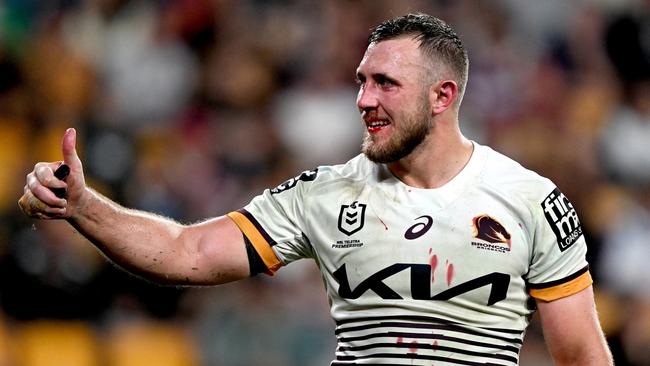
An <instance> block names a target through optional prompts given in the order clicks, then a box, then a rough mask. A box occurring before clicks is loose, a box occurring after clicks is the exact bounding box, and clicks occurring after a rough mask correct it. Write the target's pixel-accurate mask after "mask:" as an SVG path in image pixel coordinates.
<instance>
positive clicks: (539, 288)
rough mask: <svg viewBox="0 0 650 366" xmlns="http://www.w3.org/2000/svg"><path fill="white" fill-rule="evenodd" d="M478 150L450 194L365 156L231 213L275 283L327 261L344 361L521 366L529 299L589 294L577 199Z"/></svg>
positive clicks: (339, 357) (339, 360) (307, 175)
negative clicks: (285, 272)
mask: <svg viewBox="0 0 650 366" xmlns="http://www.w3.org/2000/svg"><path fill="white" fill-rule="evenodd" d="M474 146H475V149H474V153H473V154H472V157H471V159H470V161H469V162H468V164H467V165H466V166H465V168H463V170H462V171H461V172H460V173H459V174H458V175H457V176H456V177H454V178H453V179H452V180H451V181H450V182H449V183H447V184H445V185H444V186H443V187H441V188H437V189H419V188H413V187H409V186H407V185H405V184H404V183H402V182H401V181H400V180H398V179H397V178H395V177H394V176H393V175H392V174H391V173H390V172H389V171H388V169H387V168H386V166H384V165H381V164H375V163H372V162H370V161H369V160H368V159H367V158H366V157H365V156H363V155H359V156H357V157H356V158H354V159H352V160H350V161H349V162H348V163H346V164H344V165H337V166H324V167H319V168H318V169H315V170H313V171H307V172H304V173H302V174H301V175H299V176H298V177H296V178H293V179H290V180H289V181H287V182H285V183H283V184H282V185H280V186H278V187H277V188H275V189H271V190H266V191H265V192H264V193H263V194H261V195H260V196H257V197H255V198H254V199H253V200H252V201H251V203H250V204H248V205H247V206H246V207H245V208H243V209H241V210H239V211H236V212H231V213H229V214H228V215H229V217H231V218H232V219H233V220H234V221H235V222H236V223H237V225H238V226H239V227H240V229H241V230H242V232H243V233H244V234H245V235H246V237H247V238H248V239H249V240H250V241H251V243H252V244H253V246H254V247H255V249H256V250H257V252H258V254H259V255H260V257H261V258H262V260H263V261H264V263H265V264H266V266H267V267H268V269H269V272H270V273H273V272H275V271H276V270H278V269H279V268H280V267H281V266H283V265H286V264H288V263H290V262H292V261H294V260H297V259H301V258H312V259H314V260H315V261H316V263H317V265H318V267H319V268H320V271H321V273H322V277H323V281H324V283H325V287H326V291H327V294H328V297H329V302H330V304H331V314H332V316H333V318H334V320H335V322H336V331H335V333H336V336H337V339H338V347H337V350H336V359H335V360H334V361H333V362H332V365H350V364H392V365H431V363H432V362H434V363H435V364H436V365H440V364H462V365H515V364H517V363H518V356H519V350H520V348H521V345H522V341H523V337H524V331H525V328H526V326H527V325H528V322H529V319H530V316H531V315H532V313H533V312H534V309H535V307H534V301H531V300H533V298H537V299H542V300H545V301H550V300H554V299H558V298H561V297H564V296H568V295H571V294H574V293H576V292H578V291H580V290H582V289H584V288H586V287H588V286H589V285H590V284H591V282H592V281H591V276H590V274H589V271H588V268H587V262H586V259H585V254H586V244H585V241H584V237H583V236H582V231H581V230H582V229H581V227H580V223H579V220H578V217H577V216H576V213H575V210H574V209H573V207H572V206H571V204H570V203H569V201H568V200H567V199H566V197H565V196H564V195H563V194H562V193H560V192H559V191H558V189H557V188H556V187H555V186H554V185H553V183H552V182H551V181H549V180H548V179H546V178H543V177H540V176H539V175H537V174H536V173H533V172H531V171H529V170H527V169H525V168H523V167H522V166H521V165H519V164H518V163H516V162H514V161H513V160H511V159H509V158H507V157H505V156H503V155H501V154H499V153H497V152H495V151H493V150H492V149H490V148H489V147H486V146H481V145H479V144H476V143H475V144H474Z"/></svg>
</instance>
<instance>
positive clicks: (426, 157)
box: [388, 129, 474, 188]
mask: <svg viewBox="0 0 650 366" xmlns="http://www.w3.org/2000/svg"><path fill="white" fill-rule="evenodd" d="M436 132H437V131H435V129H434V130H432V131H431V133H430V135H429V136H427V139H426V140H425V141H424V142H423V143H422V144H421V145H420V146H418V147H417V148H416V149H415V150H413V152H412V153H411V154H409V155H408V156H407V157H405V158H403V159H401V160H399V161H397V162H394V163H390V164H388V169H390V171H391V172H392V173H393V174H394V175H395V176H396V177H397V178H398V179H399V180H401V181H402V182H404V183H405V184H407V185H409V186H411V187H414V188H439V187H442V186H444V185H445V184H447V183H448V182H449V181H451V180H452V179H453V178H454V177H455V176H456V175H458V173H460V172H461V171H462V170H463V168H464V167H465V165H467V163H468V162H469V160H470V158H471V156H472V153H473V151H474V144H473V143H472V142H471V141H470V140H468V139H467V138H465V136H463V135H462V134H461V133H460V131H458V130H456V131H454V132H453V133H447V134H439V133H438V134H436ZM438 132H439V131H438Z"/></svg>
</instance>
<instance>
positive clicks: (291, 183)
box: [271, 168, 318, 194]
mask: <svg viewBox="0 0 650 366" xmlns="http://www.w3.org/2000/svg"><path fill="white" fill-rule="evenodd" d="M317 175H318V168H316V169H313V170H305V171H304V172H302V173H300V174H298V175H297V176H295V177H293V178H291V179H289V180H287V181H285V182H284V183H282V184H280V185H279V186H277V187H275V188H273V189H271V194H278V193H282V192H284V191H286V190H288V189H291V188H293V187H295V186H296V184H298V182H299V181H303V182H309V181H313V180H315V179H316V176H317Z"/></svg>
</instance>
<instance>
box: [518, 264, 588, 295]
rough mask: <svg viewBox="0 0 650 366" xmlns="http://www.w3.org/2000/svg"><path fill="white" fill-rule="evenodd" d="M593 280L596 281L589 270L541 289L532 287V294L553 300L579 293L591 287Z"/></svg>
mask: <svg viewBox="0 0 650 366" xmlns="http://www.w3.org/2000/svg"><path fill="white" fill-rule="evenodd" d="M593 282H594V281H593V280H592V279H591V274H590V273H589V271H586V272H584V273H583V274H581V275H580V276H578V277H576V278H574V279H573V280H571V281H568V282H564V283H562V284H559V285H556V286H553V287H546V288H541V289H535V288H531V289H530V296H532V297H534V298H536V299H540V300H544V301H553V300H557V299H561V298H563V297H567V296H569V295H573V294H575V293H578V292H580V291H582V290H584V289H585V288H587V287H589V285H591V284H592V283H593Z"/></svg>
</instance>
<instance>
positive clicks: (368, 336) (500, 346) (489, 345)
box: [338, 331, 519, 354]
mask: <svg viewBox="0 0 650 366" xmlns="http://www.w3.org/2000/svg"><path fill="white" fill-rule="evenodd" d="M400 337H401V338H410V339H434V340H441V341H449V342H456V343H462V344H467V345H470V346H477V347H485V348H495V349H500V350H504V351H509V352H514V353H515V354H519V348H518V347H515V346H511V345H508V344H492V343H485V342H479V341H472V340H469V339H464V338H458V337H450V336H446V335H444V334H436V333H433V334H429V333H407V332H393V331H389V332H384V333H371V334H366V335H362V336H357V337H341V338H339V339H338V341H339V343H350V342H359V341H367V340H369V339H373V338H400Z"/></svg>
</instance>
